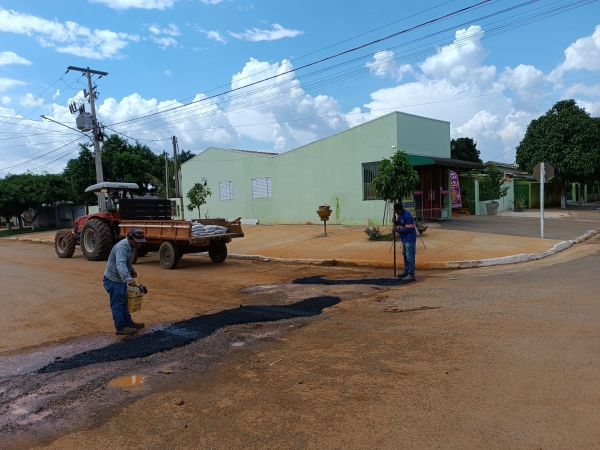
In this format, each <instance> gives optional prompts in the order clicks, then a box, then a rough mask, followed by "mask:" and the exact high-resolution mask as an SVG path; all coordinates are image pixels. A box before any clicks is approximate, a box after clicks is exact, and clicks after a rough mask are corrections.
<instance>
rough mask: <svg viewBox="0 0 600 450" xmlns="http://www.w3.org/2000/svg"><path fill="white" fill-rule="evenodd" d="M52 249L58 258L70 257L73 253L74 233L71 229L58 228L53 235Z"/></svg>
mask: <svg viewBox="0 0 600 450" xmlns="http://www.w3.org/2000/svg"><path fill="white" fill-rule="evenodd" d="M54 251H55V252H56V254H57V255H58V257H59V258H70V257H71V256H73V253H75V235H74V234H73V232H72V231H71V230H58V231H57V232H56V235H55V236H54Z"/></svg>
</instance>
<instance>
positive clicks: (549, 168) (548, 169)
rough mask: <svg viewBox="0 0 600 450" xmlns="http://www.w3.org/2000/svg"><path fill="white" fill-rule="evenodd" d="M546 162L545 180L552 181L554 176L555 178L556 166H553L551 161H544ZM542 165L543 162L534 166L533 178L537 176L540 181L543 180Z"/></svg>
mask: <svg viewBox="0 0 600 450" xmlns="http://www.w3.org/2000/svg"><path fill="white" fill-rule="evenodd" d="M543 164H544V169H545V172H546V176H545V178H544V181H545V182H548V181H550V180H551V179H552V178H554V167H552V166H551V165H550V163H543ZM541 167H542V163H537V164H536V166H535V167H534V168H533V178H535V179H536V180H538V181H542V180H541V177H540V168H541Z"/></svg>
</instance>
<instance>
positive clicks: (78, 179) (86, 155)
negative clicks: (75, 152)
mask: <svg viewBox="0 0 600 450" xmlns="http://www.w3.org/2000/svg"><path fill="white" fill-rule="evenodd" d="M63 176H64V177H65V178H66V179H68V180H70V181H71V183H72V185H73V189H74V191H75V194H74V201H75V202H76V203H78V204H83V203H84V202H85V189H86V188H87V187H89V186H91V185H93V184H96V161H95V158H94V154H93V153H92V152H91V151H90V150H89V149H88V148H87V147H86V146H85V145H83V144H81V145H80V150H79V156H78V157H77V158H74V159H70V160H69V161H68V162H67V166H66V167H65V170H64V171H63ZM88 200H89V203H90V204H91V205H97V204H98V197H96V196H95V195H92V196H91V197H90V198H89V199H88Z"/></svg>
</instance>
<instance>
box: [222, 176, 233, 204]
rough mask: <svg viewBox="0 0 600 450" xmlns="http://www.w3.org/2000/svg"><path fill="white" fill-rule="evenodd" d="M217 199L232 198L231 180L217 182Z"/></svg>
mask: <svg viewBox="0 0 600 450" xmlns="http://www.w3.org/2000/svg"><path fill="white" fill-rule="evenodd" d="M219 200H233V182H231V181H222V182H220V183H219Z"/></svg>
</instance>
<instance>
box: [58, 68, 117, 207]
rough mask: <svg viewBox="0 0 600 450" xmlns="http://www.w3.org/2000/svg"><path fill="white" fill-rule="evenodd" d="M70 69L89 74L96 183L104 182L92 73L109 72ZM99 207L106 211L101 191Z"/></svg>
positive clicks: (103, 73) (104, 199)
mask: <svg viewBox="0 0 600 450" xmlns="http://www.w3.org/2000/svg"><path fill="white" fill-rule="evenodd" d="M69 70H76V71H78V72H81V73H83V74H85V75H87V79H88V89H89V90H88V91H87V92H86V91H85V89H84V91H83V92H84V95H85V96H86V97H89V102H90V107H91V109H92V121H93V124H94V128H93V130H92V133H93V135H94V156H95V161H96V183H102V182H103V181H104V173H103V172H102V155H101V154H100V141H101V140H103V139H104V137H103V136H102V133H101V131H100V126H99V125H98V120H97V119H96V105H95V103H94V101H95V100H96V96H97V95H98V94H97V92H96V91H95V89H96V86H92V75H100V77H99V79H100V78H102V77H103V76H106V75H108V72H100V71H98V70H91V69H90V68H89V67H87V68H85V69H84V68H82V67H74V66H69V67H67V72H68V71H69ZM98 208H99V209H100V211H106V198H105V197H104V194H103V193H101V192H99V193H98Z"/></svg>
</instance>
